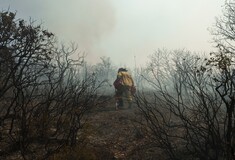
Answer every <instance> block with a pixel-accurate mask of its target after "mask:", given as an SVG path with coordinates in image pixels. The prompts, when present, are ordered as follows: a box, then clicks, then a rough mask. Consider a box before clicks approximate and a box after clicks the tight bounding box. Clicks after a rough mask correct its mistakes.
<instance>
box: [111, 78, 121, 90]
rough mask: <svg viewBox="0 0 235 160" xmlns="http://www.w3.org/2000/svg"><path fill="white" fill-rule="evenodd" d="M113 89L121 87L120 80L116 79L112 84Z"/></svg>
mask: <svg viewBox="0 0 235 160" xmlns="http://www.w3.org/2000/svg"><path fill="white" fill-rule="evenodd" d="M113 85H114V88H115V89H119V88H121V87H122V86H123V81H122V78H117V79H116V80H115V81H114V82H113Z"/></svg>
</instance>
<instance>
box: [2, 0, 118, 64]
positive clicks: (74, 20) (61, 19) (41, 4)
mask: <svg viewBox="0 0 235 160" xmlns="http://www.w3.org/2000/svg"><path fill="white" fill-rule="evenodd" d="M0 2H1V3H2V4H3V5H2V6H1V7H2V9H5V10H7V9H8V7H10V10H11V11H13V12H14V11H17V16H18V17H19V18H23V19H25V20H29V18H31V19H33V20H36V21H37V22H39V23H41V22H42V25H43V27H44V28H45V29H48V30H49V31H51V32H53V33H55V35H56V36H57V37H58V39H59V40H60V41H62V43H67V42H68V43H70V42H75V43H76V44H78V48H79V50H80V51H81V52H86V53H87V55H88V57H87V58H90V59H93V60H91V61H93V62H94V61H96V59H97V58H98V57H101V56H104V55H105V53H103V51H102V48H101V47H100V45H99V43H100V41H102V38H105V36H106V35H108V34H110V33H111V32H112V30H113V29H114V27H115V23H116V14H115V9H114V6H113V4H112V1H110V0H69V1H67V0H40V1H32V0H21V1H15V0H9V1H6V0H0Z"/></svg>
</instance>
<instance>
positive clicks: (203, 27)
mask: <svg viewBox="0 0 235 160" xmlns="http://www.w3.org/2000/svg"><path fill="white" fill-rule="evenodd" d="M223 4H224V0H37V1H36V0H0V9H1V10H7V9H8V8H10V11H13V12H14V11H17V17H19V18H23V19H25V20H27V21H28V20H29V19H30V18H31V19H33V20H36V21H37V22H38V23H42V25H43V27H44V28H46V29H48V30H49V31H51V32H53V33H55V35H56V36H57V37H58V39H59V40H60V41H62V42H65V43H69V42H75V43H76V44H78V46H79V51H80V52H86V53H87V54H88V56H87V59H88V61H89V62H97V61H99V57H101V56H106V57H110V58H111V61H112V62H113V63H114V64H115V65H118V66H126V67H133V66H134V64H135V62H136V65H137V66H140V65H144V64H145V63H146V62H147V60H148V55H150V54H152V53H154V51H155V50H157V49H158V48H167V49H183V48H186V49H188V50H191V51H195V52H209V51H211V50H212V49H213V48H212V46H213V44H212V43H211V40H212V36H211V35H210V32H209V31H208V28H210V27H212V25H213V24H214V23H215V17H218V16H220V15H221V11H222V6H223Z"/></svg>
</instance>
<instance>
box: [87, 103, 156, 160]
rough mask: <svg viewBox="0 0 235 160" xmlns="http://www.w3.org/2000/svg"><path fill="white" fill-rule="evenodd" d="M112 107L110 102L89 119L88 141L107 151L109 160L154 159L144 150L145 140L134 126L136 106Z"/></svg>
mask: <svg viewBox="0 0 235 160" xmlns="http://www.w3.org/2000/svg"><path fill="white" fill-rule="evenodd" d="M114 104H115V102H110V103H109V104H108V105H107V106H104V107H102V108H99V109H97V110H95V111H93V112H92V113H91V115H90V116H89V119H88V123H87V124H89V126H90V128H91V129H90V134H89V136H88V139H89V142H90V143H91V144H92V145H93V146H98V147H99V146H100V147H104V148H106V149H107V150H109V152H111V153H112V154H113V159H155V158H154V157H155V156H153V155H152V154H151V152H152V151H149V150H145V149H144V146H145V145H146V144H148V142H147V141H148V140H147V137H146V136H145V135H144V133H143V132H142V131H141V128H140V127H139V126H138V123H136V120H139V118H140V117H139V116H140V115H139V114H138V108H137V106H136V105H133V106H132V108H130V109H129V108H127V107H125V106H124V107H123V108H121V109H118V110H116V109H115V105H114ZM154 152H155V151H154ZM157 159H159V157H158V158H157Z"/></svg>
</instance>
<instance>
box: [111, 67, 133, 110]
mask: <svg viewBox="0 0 235 160" xmlns="http://www.w3.org/2000/svg"><path fill="white" fill-rule="evenodd" d="M113 85H114V87H115V99H116V109H119V108H121V107H123V106H124V104H123V99H124V98H125V99H126V100H127V102H128V108H131V105H132V101H133V94H134V92H135V85H134V81H133V79H132V77H131V75H130V74H129V73H128V72H127V70H126V69H125V68H119V69H118V73H117V78H116V80H115V81H114V83H113Z"/></svg>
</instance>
